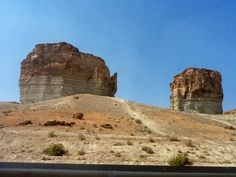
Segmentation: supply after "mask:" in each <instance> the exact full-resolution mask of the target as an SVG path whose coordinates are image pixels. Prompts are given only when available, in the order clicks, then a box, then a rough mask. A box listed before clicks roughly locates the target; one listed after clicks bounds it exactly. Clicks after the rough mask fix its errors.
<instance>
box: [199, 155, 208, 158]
mask: <svg viewBox="0 0 236 177" xmlns="http://www.w3.org/2000/svg"><path fill="white" fill-rule="evenodd" d="M198 157H199V159H206V157H205V156H204V155H200V156H198Z"/></svg>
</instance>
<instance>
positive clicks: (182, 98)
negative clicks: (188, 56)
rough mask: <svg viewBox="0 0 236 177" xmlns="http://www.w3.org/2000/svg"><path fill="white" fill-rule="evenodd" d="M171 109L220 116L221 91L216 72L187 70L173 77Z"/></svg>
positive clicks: (219, 76)
mask: <svg viewBox="0 0 236 177" xmlns="http://www.w3.org/2000/svg"><path fill="white" fill-rule="evenodd" d="M170 87H171V96H170V101H171V108H172V109H174V110H179V111H189V112H197V113H206V114H222V112H223V110H222V101H223V89H222V85H221V74H220V73H219V72H218V71H213V70H209V69H204V68H203V69H199V68H188V69H186V70H184V71H183V72H182V73H180V74H178V75H176V76H175V77H174V80H173V83H172V84H170Z"/></svg>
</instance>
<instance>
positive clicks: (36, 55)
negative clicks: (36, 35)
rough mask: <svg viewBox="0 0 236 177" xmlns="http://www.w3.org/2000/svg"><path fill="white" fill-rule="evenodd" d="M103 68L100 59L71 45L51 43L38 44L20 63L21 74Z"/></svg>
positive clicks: (103, 64)
mask: <svg viewBox="0 0 236 177" xmlns="http://www.w3.org/2000/svg"><path fill="white" fill-rule="evenodd" d="M99 66H103V67H106V66H105V62H104V60H103V59H102V58H100V57H97V56H93V55H91V54H85V53H82V52H80V51H79V49H77V48H76V47H74V46H72V45H71V44H68V43H65V42H61V43H51V44H38V45H36V47H35V48H34V49H33V51H32V52H30V53H29V54H28V56H27V58H26V59H25V60H23V61H22V63H21V68H22V74H23V75H24V74H35V73H37V74H41V75H43V74H45V73H53V72H54V71H55V70H60V71H65V72H66V71H68V70H69V71H71V72H75V71H77V72H78V71H79V69H78V67H79V68H81V69H89V68H90V70H94V68H95V67H99Z"/></svg>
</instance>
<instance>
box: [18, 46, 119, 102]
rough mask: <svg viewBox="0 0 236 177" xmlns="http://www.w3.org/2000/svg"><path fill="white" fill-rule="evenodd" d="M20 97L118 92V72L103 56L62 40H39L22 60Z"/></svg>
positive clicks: (28, 99)
mask: <svg viewBox="0 0 236 177" xmlns="http://www.w3.org/2000/svg"><path fill="white" fill-rule="evenodd" d="M19 86H20V101H21V102H22V103H32V102H38V101H44V100H49V99H54V98H60V97H64V96H68V95H73V94H80V93H89V94H94V95H103V96H114V94H115V93H116V90H117V73H115V74H114V75H113V76H110V72H109V69H108V67H107V66H106V65H105V62H104V60H103V59H102V58H100V57H96V56H93V55H91V54H85V53H82V52H80V51H79V50H78V49H77V48H76V47H74V46H72V45H70V44H67V43H64V42H61V43H52V44H39V45H36V47H35V48H34V49H33V51H32V52H31V53H29V55H28V56H27V58H26V59H25V60H23V61H22V63H21V75H20V80H19Z"/></svg>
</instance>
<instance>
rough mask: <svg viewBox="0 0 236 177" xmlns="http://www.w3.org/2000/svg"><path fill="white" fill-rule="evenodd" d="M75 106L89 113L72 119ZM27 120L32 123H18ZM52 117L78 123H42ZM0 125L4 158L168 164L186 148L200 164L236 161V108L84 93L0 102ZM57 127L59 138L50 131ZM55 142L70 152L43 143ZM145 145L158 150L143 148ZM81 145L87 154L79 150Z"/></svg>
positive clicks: (2, 155)
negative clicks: (218, 111)
mask: <svg viewBox="0 0 236 177" xmlns="http://www.w3.org/2000/svg"><path fill="white" fill-rule="evenodd" d="M75 112H81V113H83V114H84V119H83V120H77V119H73V114H74V113H75ZM24 120H31V121H32V123H33V124H32V125H26V126H19V125H18V123H20V122H22V121H24ZM47 120H61V121H66V122H75V125H74V126H72V127H64V126H56V127H45V126H42V125H43V123H44V122H45V121H47ZM102 124H110V125H111V126H112V127H113V129H107V128H102V127H101V125H102ZM0 125H1V129H0V140H1V145H0V147H1V151H0V160H1V161H25V162H61V163H113V164H114V163H115V164H167V161H168V159H169V158H170V157H171V156H173V155H175V154H177V153H178V152H187V153H188V154H189V156H190V158H191V159H192V160H193V161H194V164H195V165H231V166H235V165H236V130H233V127H236V116H235V115H234V114H227V115H204V114H191V113H183V112H177V111H172V110H168V109H160V108H158V107H153V106H148V105H143V104H138V103H134V102H129V101H125V100H122V99H118V98H111V97H102V96H94V95H88V94H81V95H74V96H69V97H65V98H60V99H55V100H50V101H44V102H40V103H35V104H29V105H21V104H16V103H0ZM52 131H53V132H54V133H55V135H56V137H54V138H50V137H49V133H50V132H52ZM82 135H83V137H85V138H84V140H81V136H82ZM170 137H171V138H170ZM173 137H174V138H175V139H178V140H179V141H172V140H171V139H174V138H173ZM150 139H152V140H154V141H155V142H151V141H150ZM128 141H129V143H127V142H128ZM130 142H131V143H130ZM52 143H62V144H63V145H64V146H65V148H66V149H67V150H68V151H69V155H67V156H63V157H51V156H47V155H45V154H44V153H43V152H42V151H43V149H45V148H46V147H48V146H49V145H50V144H52ZM144 146H148V147H151V148H152V149H153V151H154V154H147V153H146V152H144V151H142V147H144ZM81 150H83V151H85V155H79V154H78V152H79V151H81Z"/></svg>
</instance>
